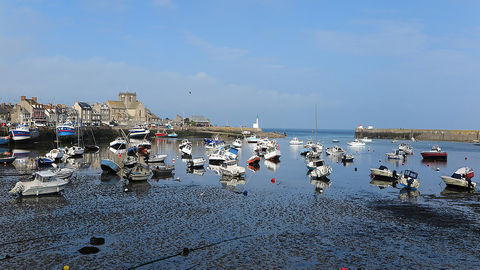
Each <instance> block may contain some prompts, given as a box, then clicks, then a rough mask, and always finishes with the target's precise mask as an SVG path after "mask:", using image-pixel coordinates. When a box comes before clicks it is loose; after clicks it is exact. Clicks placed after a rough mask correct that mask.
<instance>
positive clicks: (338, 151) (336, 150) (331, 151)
mask: <svg viewBox="0 0 480 270" xmlns="http://www.w3.org/2000/svg"><path fill="white" fill-rule="evenodd" d="M325 153H326V154H327V155H343V154H344V153H345V150H343V148H341V147H340V146H337V145H334V146H333V147H328V148H327V150H325Z"/></svg>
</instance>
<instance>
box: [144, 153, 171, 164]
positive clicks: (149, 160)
mask: <svg viewBox="0 0 480 270" xmlns="http://www.w3.org/2000/svg"><path fill="white" fill-rule="evenodd" d="M165 158H167V155H162V154H156V155H154V156H153V157H148V158H146V159H145V161H146V162H147V163H157V162H164V161H165Z"/></svg>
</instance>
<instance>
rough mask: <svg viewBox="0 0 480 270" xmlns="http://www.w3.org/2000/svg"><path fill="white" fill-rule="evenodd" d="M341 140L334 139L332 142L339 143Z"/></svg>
mask: <svg viewBox="0 0 480 270" xmlns="http://www.w3.org/2000/svg"><path fill="white" fill-rule="evenodd" d="M339 142H340V140H337V139H333V140H332V143H339Z"/></svg>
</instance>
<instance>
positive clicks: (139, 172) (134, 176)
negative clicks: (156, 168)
mask: <svg viewBox="0 0 480 270" xmlns="http://www.w3.org/2000/svg"><path fill="white" fill-rule="evenodd" d="M151 174H152V171H151V170H150V168H149V167H148V166H147V165H145V164H143V163H136V164H135V165H134V166H133V168H132V169H130V170H128V171H127V172H126V173H125V176H126V178H127V179H128V180H130V181H146V180H148V177H150V175H151Z"/></svg>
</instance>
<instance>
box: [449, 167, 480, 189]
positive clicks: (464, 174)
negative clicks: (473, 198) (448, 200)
mask: <svg viewBox="0 0 480 270" xmlns="http://www.w3.org/2000/svg"><path fill="white" fill-rule="evenodd" d="M473 176H474V172H473V169H471V168H469V167H462V168H459V169H457V170H456V171H455V172H454V173H453V174H452V175H451V176H446V175H442V176H441V177H442V180H443V182H445V184H446V185H447V186H455V187H462V188H469V189H475V187H476V186H477V183H475V182H473V181H472V178H473Z"/></svg>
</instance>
